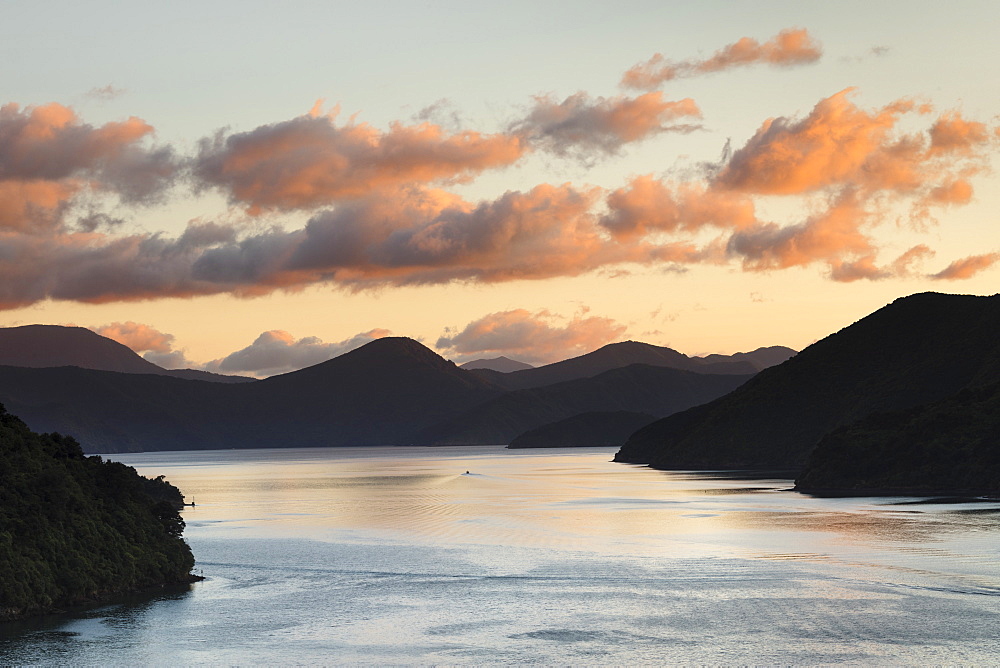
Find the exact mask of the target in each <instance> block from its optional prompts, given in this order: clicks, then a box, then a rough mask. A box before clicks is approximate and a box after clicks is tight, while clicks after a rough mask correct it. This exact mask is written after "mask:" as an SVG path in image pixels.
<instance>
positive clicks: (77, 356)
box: [0, 325, 255, 383]
mask: <svg viewBox="0 0 1000 668" xmlns="http://www.w3.org/2000/svg"><path fill="white" fill-rule="evenodd" d="M0 365H5V366H20V367H29V368H50V367H62V366H78V367H80V368H82V369H95V370H98V371H117V372H119V373H145V374H152V375H157V376H173V377H175V378H189V379H197V380H207V381H212V382H218V383H245V382H252V381H254V380H255V379H254V378H247V377H245V376H224V375H222V374H217V373H209V372H207V371H198V370H196V369H164V368H163V367H161V366H158V365H156V364H153V363H152V362H149V361H147V360H145V359H143V358H142V357H140V356H139V355H137V354H136V353H135V352H134V351H133V350H132V349H131V348H129V347H128V346H124V345H122V344H120V343H118V342H117V341H113V340H111V339H109V338H107V337H105V336H101V335H100V334H97V333H96V332H92V331H91V330H89V329H86V328H84V327H64V326H61V325H24V326H22V327H0Z"/></svg>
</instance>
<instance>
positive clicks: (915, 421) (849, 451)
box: [796, 383, 1000, 494]
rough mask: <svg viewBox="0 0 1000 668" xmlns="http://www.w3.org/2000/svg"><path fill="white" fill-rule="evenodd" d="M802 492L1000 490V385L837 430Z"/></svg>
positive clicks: (816, 457) (812, 464)
mask: <svg viewBox="0 0 1000 668" xmlns="http://www.w3.org/2000/svg"><path fill="white" fill-rule="evenodd" d="M796 489H798V490H800V491H824V490H826V491H844V492H846V491H866V490H867V491H879V492H906V491H924V492H927V491H939V492H950V493H952V492H954V493H957V492H966V493H977V494H978V493H997V492H1000V383H996V384H994V385H990V386H987V387H982V388H975V389H968V390H963V391H962V392H960V393H958V394H957V395H956V396H954V397H951V398H949V399H946V400H944V401H938V402H934V403H931V404H927V405H924V406H918V407H916V408H911V409H908V410H904V411H896V412H892V413H879V414H876V415H872V416H869V417H867V418H865V419H864V420H860V421H858V422H855V423H854V424H851V425H848V426H845V427H841V428H840V429H837V430H835V431H833V432H832V433H830V434H828V435H827V436H826V437H825V438H823V439H822V440H821V441H820V442H819V445H817V446H816V449H815V450H814V451H813V453H812V456H811V457H810V458H809V462H808V464H807V465H806V468H805V470H803V472H802V474H801V475H800V476H799V479H798V480H797V481H796Z"/></svg>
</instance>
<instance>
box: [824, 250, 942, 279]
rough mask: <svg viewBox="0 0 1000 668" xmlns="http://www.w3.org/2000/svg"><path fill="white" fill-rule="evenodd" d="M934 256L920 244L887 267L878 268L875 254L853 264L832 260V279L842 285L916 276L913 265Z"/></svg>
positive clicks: (838, 259) (836, 259)
mask: <svg viewBox="0 0 1000 668" xmlns="http://www.w3.org/2000/svg"><path fill="white" fill-rule="evenodd" d="M932 255H934V251H932V250H931V249H930V248H928V247H927V246H925V245H923V244H920V245H917V246H914V247H913V248H910V249H909V250H907V251H906V252H905V253H903V254H902V255H900V256H899V257H898V258H896V260H894V261H893V262H892V263H891V264H890V265H889V266H887V267H879V266H877V265H876V264H875V255H874V254H872V255H865V256H864V257H861V258H859V259H857V260H854V261H852V262H848V261H844V260H841V259H840V258H833V259H832V260H830V278H832V279H833V280H835V281H840V282H842V283H851V282H853V281H857V280H860V279H863V278H864V279H868V280H870V281H877V280H882V279H886V278H899V277H904V276H912V275H914V270H913V265H914V264H917V263H919V262H920V261H921V260H923V259H924V258H927V257H930V256H932Z"/></svg>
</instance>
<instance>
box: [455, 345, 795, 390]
mask: <svg viewBox="0 0 1000 668" xmlns="http://www.w3.org/2000/svg"><path fill="white" fill-rule="evenodd" d="M794 354H795V351H794V350H792V349H791V348H785V347H783V346H773V347H770V348H759V349H757V350H755V351H753V352H750V353H736V354H735V355H710V356H708V357H707V358H702V357H688V356H687V355H685V354H683V353H679V352H677V351H676V350H673V349H672V348H665V347H663V346H654V345H651V344H648V343H640V342H638V341H624V342H622V343H611V344H608V345H606V346H604V347H602V348H598V349H597V350H595V351H594V352H592V353H587V354H586V355H580V356H579V357H573V358H571V359H568V360H563V361H562V362H554V363H552V364H547V365H545V366H540V367H536V368H534V369H525V370H523V371H514V372H512V373H499V372H496V371H492V370H489V369H478V370H474V371H473V372H474V373H476V374H478V375H480V376H482V377H483V378H485V379H487V380H489V381H490V382H492V383H494V384H496V385H499V386H500V387H503V388H504V389H507V390H524V389H529V388H533V387H543V386H545V385H552V384H553V383H562V382H565V381H568V380H576V379H578V378H591V377H593V376H596V375H597V374H599V373H603V372H605V371H610V370H612V369H620V368H622V367H626V366H629V365H630V364H646V365H649V366H657V367H667V368H671V369H682V370H685V371H693V372H696V373H702V374H733V375H746V374H754V373H757V372H758V371H760V370H761V369H764V368H766V367H768V366H773V365H774V364H779V363H780V362H782V361H784V360H786V359H788V358H789V357H791V356H792V355H794Z"/></svg>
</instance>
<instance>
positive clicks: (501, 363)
mask: <svg viewBox="0 0 1000 668" xmlns="http://www.w3.org/2000/svg"><path fill="white" fill-rule="evenodd" d="M459 368H461V369H465V370H467V371H472V370H473V369H489V370H490V371H496V372H498V373H511V372H513V371H524V370H525V369H534V368H535V367H534V366H532V365H531V364H527V363H525V362H519V361H517V360H512V359H510V358H509V357H504V356H502V355H501V356H500V357H491V358H489V359H478V360H472V361H471V362H466V363H465V364H460V365H459Z"/></svg>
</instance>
